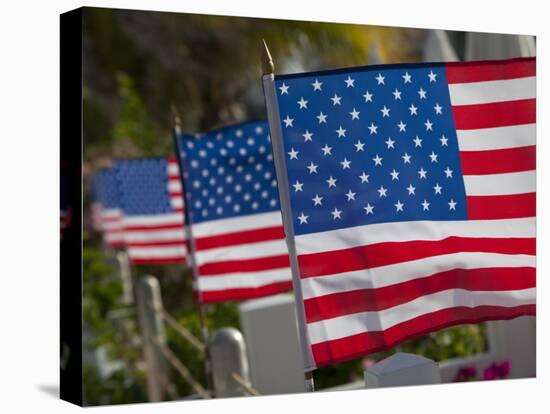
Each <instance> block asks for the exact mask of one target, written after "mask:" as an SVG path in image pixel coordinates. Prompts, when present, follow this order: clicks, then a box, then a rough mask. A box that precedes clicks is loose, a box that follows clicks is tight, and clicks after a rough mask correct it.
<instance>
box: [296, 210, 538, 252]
mask: <svg viewBox="0 0 550 414" xmlns="http://www.w3.org/2000/svg"><path fill="white" fill-rule="evenodd" d="M451 236H457V237H504V238H507V237H536V228H535V218H519V219H506V220H464V221H403V222H394V223H378V224H368V225H365V226H357V227H352V228H346V229H339V230H331V231H325V232H319V233H312V234H304V235H300V236H296V250H297V253H298V254H299V255H302V254H308V253H321V252H325V251H332V250H340V249H347V248H351V247H357V246H367V245H370V244H376V243H385V242H403V241H409V240H441V239H445V238H447V237H451Z"/></svg>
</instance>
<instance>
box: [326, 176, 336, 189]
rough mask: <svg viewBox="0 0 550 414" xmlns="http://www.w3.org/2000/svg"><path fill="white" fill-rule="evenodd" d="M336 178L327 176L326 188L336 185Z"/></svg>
mask: <svg viewBox="0 0 550 414" xmlns="http://www.w3.org/2000/svg"><path fill="white" fill-rule="evenodd" d="M336 181H337V180H336V178H333V177H332V175H331V176H330V177H329V179H328V180H326V182H327V183H328V188H330V187H336Z"/></svg>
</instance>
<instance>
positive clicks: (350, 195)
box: [346, 190, 357, 201]
mask: <svg viewBox="0 0 550 414" xmlns="http://www.w3.org/2000/svg"><path fill="white" fill-rule="evenodd" d="M355 194H357V193H354V192H353V191H351V190H348V192H347V193H346V197H347V198H348V201H351V200H355Z"/></svg>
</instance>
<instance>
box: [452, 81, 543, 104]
mask: <svg viewBox="0 0 550 414" xmlns="http://www.w3.org/2000/svg"><path fill="white" fill-rule="evenodd" d="M449 95H450V97H451V104H452V105H453V106H455V105H476V104H484V103H490V102H504V101H515V100H518V99H532V98H535V97H536V96H537V85H536V78H535V77H534V76H533V77H529V78H516V79H506V80H495V81H486V82H469V83H452V84H449Z"/></svg>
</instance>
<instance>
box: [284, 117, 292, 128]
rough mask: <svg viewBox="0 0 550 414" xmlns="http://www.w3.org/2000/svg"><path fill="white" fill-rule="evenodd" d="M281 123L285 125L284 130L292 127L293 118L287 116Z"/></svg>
mask: <svg viewBox="0 0 550 414" xmlns="http://www.w3.org/2000/svg"><path fill="white" fill-rule="evenodd" d="M283 122H284V123H285V127H286V128H288V127H291V126H294V125H292V123H293V122H294V118H291V117H289V116H288V115H287V116H286V118H285V119H283Z"/></svg>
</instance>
